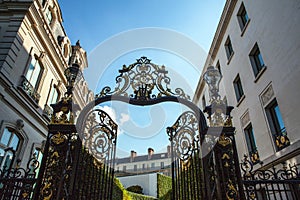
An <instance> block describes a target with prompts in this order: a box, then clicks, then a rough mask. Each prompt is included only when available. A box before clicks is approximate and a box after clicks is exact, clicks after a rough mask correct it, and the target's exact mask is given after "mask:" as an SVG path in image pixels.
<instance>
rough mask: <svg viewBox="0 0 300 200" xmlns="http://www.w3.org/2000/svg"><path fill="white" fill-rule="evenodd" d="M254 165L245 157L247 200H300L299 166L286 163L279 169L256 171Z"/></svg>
mask: <svg viewBox="0 0 300 200" xmlns="http://www.w3.org/2000/svg"><path fill="white" fill-rule="evenodd" d="M253 167H254V166H253V164H252V162H251V161H250V160H249V158H248V157H246V156H245V158H244V161H243V162H242V163H241V168H242V171H243V183H244V189H245V194H246V198H247V199H249V200H258V199H259V200H260V199H261V200H267V199H277V200H285V199H288V200H298V199H300V171H299V169H298V166H297V165H295V164H294V165H289V166H287V165H286V164H285V163H283V164H282V167H281V168H279V169H277V168H276V167H275V166H272V167H271V168H270V169H263V170H262V169H259V170H254V169H253Z"/></svg>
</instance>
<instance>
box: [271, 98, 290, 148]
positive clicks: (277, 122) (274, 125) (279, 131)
mask: <svg viewBox="0 0 300 200" xmlns="http://www.w3.org/2000/svg"><path fill="white" fill-rule="evenodd" d="M266 114H267V118H268V121H269V125H270V129H271V132H272V135H273V139H274V142H275V146H276V150H277V151H279V150H281V149H283V148H285V147H286V146H288V145H289V144H290V141H289V138H288V137H287V132H286V129H285V126H284V122H283V120H282V116H281V113H280V110H279V106H278V104H277V101H276V99H274V100H273V101H272V102H271V103H270V104H269V105H268V106H267V107H266Z"/></svg>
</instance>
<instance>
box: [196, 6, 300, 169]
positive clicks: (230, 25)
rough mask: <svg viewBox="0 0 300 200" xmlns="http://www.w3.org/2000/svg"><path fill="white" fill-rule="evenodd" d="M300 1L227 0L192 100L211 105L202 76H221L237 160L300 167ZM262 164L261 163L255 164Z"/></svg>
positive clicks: (221, 90)
mask: <svg viewBox="0 0 300 200" xmlns="http://www.w3.org/2000/svg"><path fill="white" fill-rule="evenodd" d="M299 8H300V1H298V0H289V1H281V0H263V1H251V0H244V1H241V0H228V1H226V5H225V7H224V10H223V13H222V16H221V19H220V22H219V25H218V27H217V30H216V33H215V36H214V39H213V42H212V44H211V47H210V50H209V55H210V57H208V58H207V61H206V64H205V66H204V69H203V72H202V76H201V77H200V81H199V83H198V86H197V91H196V94H195V96H194V100H193V101H194V102H195V103H196V104H198V105H199V106H200V107H202V108H203V109H204V107H205V106H206V105H209V96H208V88H207V86H206V84H205V82H204V80H203V74H204V72H205V71H206V69H207V67H208V66H210V65H214V66H216V67H217V68H218V69H219V71H220V72H221V74H222V76H223V77H222V79H221V82H220V93H221V96H223V97H224V99H225V100H227V103H228V105H231V106H234V110H233V111H232V116H233V126H234V127H236V141H237V148H238V153H239V158H240V159H242V158H243V155H244V154H248V155H249V156H250V158H251V159H252V161H253V162H254V163H257V164H256V167H260V164H262V165H263V166H265V167H268V166H271V164H275V165H277V164H279V163H282V162H283V161H287V162H288V163H289V162H290V163H298V164H299V163H300V156H299V154H300V137H299V136H300V133H299V130H300V115H299V113H300V106H299V101H300V78H299V77H300V56H299V55H300V39H299V36H300V24H299V19H300V12H299ZM259 163H260V164H259Z"/></svg>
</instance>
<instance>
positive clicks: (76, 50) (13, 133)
mask: <svg viewBox="0 0 300 200" xmlns="http://www.w3.org/2000/svg"><path fill="white" fill-rule="evenodd" d="M62 21H63V19H62V13H61V10H60V7H59V5H58V2H57V1H56V0H35V1H32V0H18V1H12V0H1V1H0V167H3V166H4V165H7V166H8V165H9V164H10V163H11V160H12V159H13V154H15V161H14V163H13V164H16V160H18V159H19V160H20V161H21V165H22V166H24V165H26V163H27V161H28V160H29V158H30V157H31V155H32V154H33V153H34V152H36V153H38V154H39V153H40V150H41V149H42V145H43V141H44V140H45V138H46V136H47V133H48V129H47V125H48V123H49V121H50V115H51V113H52V108H51V107H50V104H53V103H55V102H56V101H57V100H59V99H60V97H61V96H62V95H64V92H65V91H66V87H65V85H66V78H65V76H64V71H65V69H67V68H68V66H70V65H72V64H73V63H77V64H78V65H79V67H80V69H81V71H82V70H84V69H85V68H87V66H88V63H87V55H86V52H85V50H84V49H83V48H82V47H81V46H80V43H79V41H78V42H77V43H76V44H75V45H71V41H70V40H69V38H68V36H67V35H66V33H65V30H64V27H63V25H62ZM74 96H75V97H74V98H75V102H76V103H77V104H78V105H79V107H80V108H82V107H83V106H84V105H85V104H86V103H87V102H88V101H89V100H92V98H93V93H92V92H91V91H90V90H88V86H87V84H86V82H85V80H84V78H82V79H80V80H79V83H78V84H77V85H76V87H75V90H74ZM9 147H11V149H10V150H8V148H9ZM5 149H6V150H8V151H6V150H5Z"/></svg>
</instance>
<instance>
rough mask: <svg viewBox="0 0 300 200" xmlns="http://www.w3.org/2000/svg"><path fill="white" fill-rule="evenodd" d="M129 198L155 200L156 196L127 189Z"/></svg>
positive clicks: (133, 199) (132, 199)
mask: <svg viewBox="0 0 300 200" xmlns="http://www.w3.org/2000/svg"><path fill="white" fill-rule="evenodd" d="M127 193H128V195H129V196H130V199H131V200H156V199H157V198H155V197H151V196H146V195H142V194H137V193H133V192H129V191H127Z"/></svg>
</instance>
